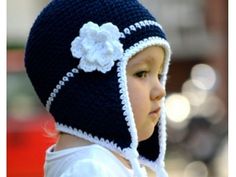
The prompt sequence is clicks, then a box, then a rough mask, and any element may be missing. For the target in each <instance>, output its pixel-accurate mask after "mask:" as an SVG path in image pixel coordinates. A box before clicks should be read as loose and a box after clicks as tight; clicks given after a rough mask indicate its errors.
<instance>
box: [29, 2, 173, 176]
mask: <svg viewBox="0 0 236 177" xmlns="http://www.w3.org/2000/svg"><path fill="white" fill-rule="evenodd" d="M170 53H171V52H170V47H169V43H168V42H167V40H166V37H165V34H164V32H163V30H162V27H161V25H160V24H159V23H157V21H156V20H155V18H154V17H153V16H152V15H151V14H150V13H149V11H148V10H147V9H145V8H144V7H143V6H142V5H141V4H140V3H139V2H138V1H137V0H52V1H51V2H50V3H49V4H48V5H47V7H46V8H45V9H44V10H43V11H42V12H41V14H40V15H39V16H38V18H37V19H36V21H35V23H34V25H33V27H32V29H31V32H30V35H29V39H28V42H27V46H26V53H25V66H26V70H27V73H28V76H29V78H30V80H31V82H32V84H33V86H34V88H35V91H36V92H37V94H38V96H39V98H40V100H41V102H42V103H43V105H44V106H45V107H46V109H47V110H48V111H49V112H50V113H51V114H52V115H53V117H54V118H55V122H56V128H57V130H58V131H59V132H60V133H59V135H60V136H59V139H58V141H57V143H56V144H55V145H53V146H51V147H50V148H49V149H48V150H47V152H46V162H45V177H133V176H135V177H145V176H147V174H146V171H145V168H144V166H148V167H149V168H151V169H152V170H154V171H155V172H156V175H157V176H158V177H167V173H166V172H165V169H164V156H165V149H166V130H165V129H166V128H165V126H166V125H165V124H166V120H165V113H164V104H163V103H164V96H165V94H166V93H165V90H164V86H165V82H166V75H167V71H168V67H169V66H168V65H169V60H170ZM143 165H144V166H143Z"/></svg>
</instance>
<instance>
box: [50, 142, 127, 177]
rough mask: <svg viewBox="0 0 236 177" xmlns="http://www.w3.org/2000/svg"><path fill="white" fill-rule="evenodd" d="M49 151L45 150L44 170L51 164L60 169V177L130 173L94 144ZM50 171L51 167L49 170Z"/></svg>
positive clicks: (107, 151)
mask: <svg viewBox="0 0 236 177" xmlns="http://www.w3.org/2000/svg"><path fill="white" fill-rule="evenodd" d="M51 150H52V147H51ZM51 150H50V148H49V149H48V150H47V154H46V168H47V166H51V165H52V164H53V166H54V167H55V168H60V170H61V172H60V175H61V177H66V176H68V177H69V176H70V177H73V176H76V177H80V176H81V177H82V176H83V177H87V176H90V177H91V175H92V176H95V177H96V176H99V177H101V176H102V177H106V176H109V177H118V176H119V177H122V176H130V175H127V174H129V173H131V171H129V170H127V169H126V168H125V167H124V166H122V165H121V164H120V162H119V161H118V160H117V159H116V157H115V156H114V155H113V154H112V153H111V152H110V151H109V150H107V149H105V148H103V147H102V146H99V145H96V144H94V145H89V146H83V147H75V148H68V149H65V150H61V151H56V152H52V151H51ZM52 169H53V167H52V166H51V167H50V170H52ZM114 171H115V172H114Z"/></svg>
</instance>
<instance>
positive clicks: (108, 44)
mask: <svg viewBox="0 0 236 177" xmlns="http://www.w3.org/2000/svg"><path fill="white" fill-rule="evenodd" d="M120 36H121V33H120V31H119V29H118V27H117V26H115V25H113V24H112V23H105V24H103V25H102V26H100V27H99V26H98V25H97V24H95V23H93V22H88V23H86V24H84V25H83V27H82V28H81V29H80V36H77V37H76V38H75V39H74V40H73V41H72V42H71V52H72V55H73V57H75V58H78V59H80V64H79V68H81V69H83V70H84V71H85V72H92V71H95V70H98V71H101V72H102V73H106V72H107V71H110V70H111V68H112V67H113V65H114V62H115V61H116V60H118V59H121V58H122V56H123V52H124V50H123V45H122V44H121V43H120V41H119V38H120Z"/></svg>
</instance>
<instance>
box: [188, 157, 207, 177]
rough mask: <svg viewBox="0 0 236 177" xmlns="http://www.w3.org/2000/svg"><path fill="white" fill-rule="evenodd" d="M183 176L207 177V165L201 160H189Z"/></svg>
mask: <svg viewBox="0 0 236 177" xmlns="http://www.w3.org/2000/svg"><path fill="white" fill-rule="evenodd" d="M184 177H208V169H207V166H206V165H205V163H203V162H201V161H194V162H191V163H190V164H188V165H187V166H186V168H185V170H184Z"/></svg>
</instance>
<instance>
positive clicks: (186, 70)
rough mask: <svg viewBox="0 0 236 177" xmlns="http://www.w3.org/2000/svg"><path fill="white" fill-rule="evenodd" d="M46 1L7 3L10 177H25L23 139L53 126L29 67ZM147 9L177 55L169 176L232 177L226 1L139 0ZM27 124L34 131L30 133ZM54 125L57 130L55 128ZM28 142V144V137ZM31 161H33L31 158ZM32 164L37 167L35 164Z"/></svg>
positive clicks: (170, 85) (171, 87)
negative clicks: (32, 34) (29, 47)
mask: <svg viewBox="0 0 236 177" xmlns="http://www.w3.org/2000/svg"><path fill="white" fill-rule="evenodd" d="M48 2H49V1H48V0H37V1H32V0H21V1H14V0H8V1H7V47H8V51H7V69H8V78H7V90H8V94H7V97H8V100H7V106H8V109H7V113H8V149H9V148H10V151H8V158H10V159H13V160H12V161H10V162H9V163H8V176H9V177H14V176H17V177H19V176H20V175H21V176H25V177H26V176H27V174H25V173H26V172H25V170H24V169H22V168H24V166H22V168H21V167H19V166H18V164H17V162H16V161H15V159H14V157H21V155H22V154H20V152H21V151H20V150H19V148H22V147H21V146H20V144H21V143H26V142H25V141H24V139H20V136H19V132H27V131H28V132H30V131H32V129H30V128H29V127H32V126H33V125H37V124H38V125H42V122H43V121H45V120H49V122H50V121H51V117H50V115H48V114H46V112H45V111H44V109H43V108H42V106H41V104H40V103H39V100H38V98H37V97H36V95H35V93H34V91H33V88H32V86H31V84H30V83H29V80H28V78H27V77H26V74H25V71H24V65H23V57H24V46H25V43H26V39H27V35H28V33H29V30H30V27H31V25H32V23H33V21H34V19H35V18H36V16H37V14H38V13H39V12H40V10H41V9H42V8H43V7H44V6H45V5H46V4H47V3H48ZM141 2H143V4H145V5H146V6H147V7H148V8H149V9H150V10H151V11H152V13H153V14H154V15H155V16H156V17H157V19H158V21H160V23H161V24H162V25H163V28H164V29H165V31H166V33H167V37H168V40H169V41H170V44H171V46H172V50H173V56H172V63H171V66H170V73H169V80H168V82H167V94H168V95H167V100H166V101H167V115H168V147H167V159H166V166H167V169H168V171H169V174H170V177H226V176H228V173H227V167H228V166H227V122H228V113H227V102H228V100H227V90H228V79H227V65H228V58H227V50H228V46H227V44H228V41H227V38H228V34H227V31H228V29H227V26H228V24H227V7H228V2H227V1H226V0H214V1H213V0H141ZM42 120H43V121H42ZM38 121H39V122H40V123H39V122H38ZM41 121H42V122H41ZM36 122H37V123H36ZM22 123H23V124H22ZM27 124H29V125H31V126H26V125H27ZM49 124H50V125H51V122H50V123H49ZM18 125H22V126H18ZM23 125H25V126H23ZM34 130H38V134H37V135H42V134H43V133H42V129H37V128H35V129H34ZM16 132H18V133H16ZM21 135H22V134H21ZM24 136H26V137H27V136H29V134H24ZM24 136H23V135H22V136H21V138H22V137H23V138H24ZM38 137H40V136H38ZM15 142H17V143H15ZM49 142H52V141H50V140H48V139H46V138H45V139H44V142H41V144H42V146H41V147H40V150H39V152H40V153H41V154H39V156H38V157H39V158H40V157H42V156H43V155H44V154H43V151H44V149H45V148H46V146H47V145H48V144H50V143H49ZM25 146H27V147H28V148H29V147H35V148H36V147H37V143H35V142H34V141H33V140H32V141H29V142H28V144H27V143H26V144H25ZM17 148H18V149H17ZM29 149H30V148H29ZM21 150H22V149H21ZM28 156H30V153H28ZM219 156H220V157H222V158H219ZM25 159H28V160H32V159H30V157H29V158H25ZM23 160H24V159H23ZM13 161H14V162H15V163H13ZM39 162H40V163H39V165H42V162H43V159H39ZM34 163H37V160H36V161H34ZM23 164H24V163H23ZM25 164H27V163H25ZM39 165H38V166H35V170H34V171H31V174H28V176H30V175H31V176H40V175H41V174H42V169H41V168H42V167H40V166H39ZM16 166H18V167H16ZM32 166H33V164H32ZM219 166H220V167H221V170H220V171H219ZM15 168H17V170H22V172H19V173H18V174H17V173H13V172H12V171H16V170H15ZM38 168H40V169H38Z"/></svg>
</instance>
